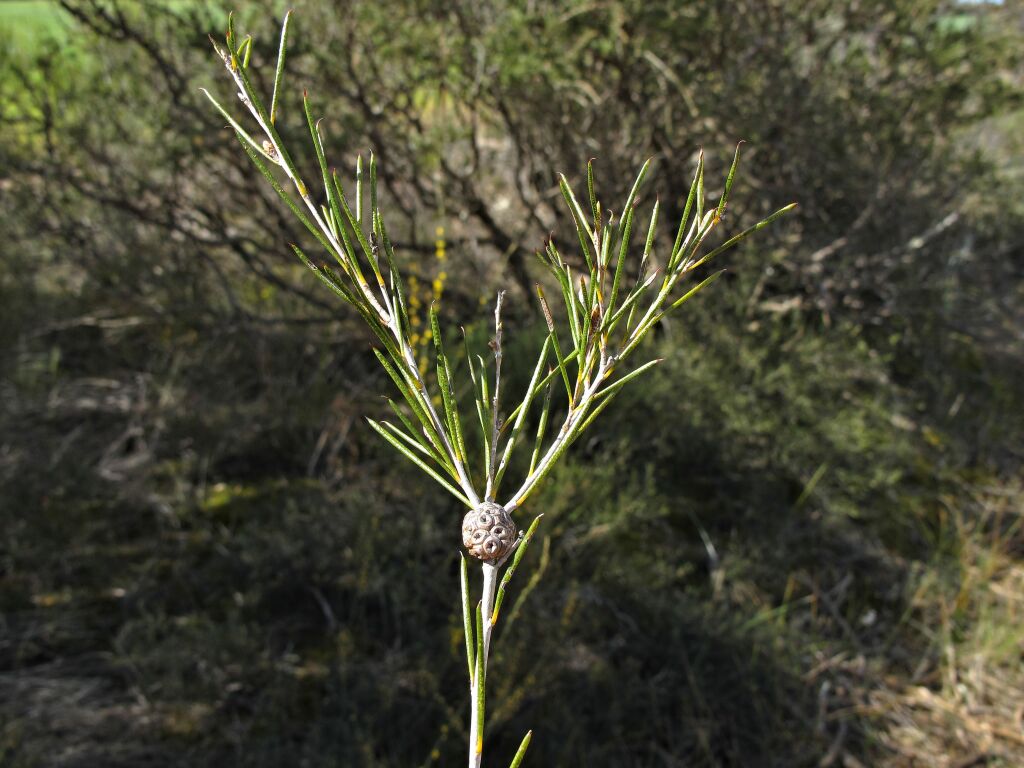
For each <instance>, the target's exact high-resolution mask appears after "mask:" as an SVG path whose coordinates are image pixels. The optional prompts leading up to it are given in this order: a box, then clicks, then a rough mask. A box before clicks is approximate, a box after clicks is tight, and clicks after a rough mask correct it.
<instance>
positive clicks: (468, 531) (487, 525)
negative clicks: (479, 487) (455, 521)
mask: <svg viewBox="0 0 1024 768" xmlns="http://www.w3.org/2000/svg"><path fill="white" fill-rule="evenodd" d="M515 541H516V527H515V523H513V522H512V516H511V515H509V513H508V512H506V511H505V508H504V507H503V506H501V505H500V504H495V503H494V502H492V501H485V502H483V503H482V504H480V505H479V506H478V507H476V509H472V510H470V511H469V512H467V513H466V516H465V517H464V518H463V519H462V543H463V545H464V546H465V547H466V549H468V550H469V554H471V555H472V556H473V557H475V558H478V559H479V560H498V559H500V558H502V557H504V556H505V555H507V554H508V553H509V551H510V550H511V549H512V545H513V544H515Z"/></svg>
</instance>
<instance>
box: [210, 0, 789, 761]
mask: <svg viewBox="0 0 1024 768" xmlns="http://www.w3.org/2000/svg"><path fill="white" fill-rule="evenodd" d="M289 20H290V13H289V15H288V16H286V17H285V20H284V24H283V26H282V30H281V37H280V46H279V49H278V57H277V68H276V71H275V73H274V80H273V91H272V93H271V95H270V103H269V106H268V105H267V103H266V102H265V101H264V98H263V97H262V96H261V95H260V94H259V93H258V92H257V90H256V89H255V87H254V85H253V81H252V79H251V78H250V75H249V63H250V55H251V53H252V47H253V42H252V38H251V37H246V38H244V39H240V38H239V37H238V35H237V33H236V32H235V29H234V24H233V22H232V21H231V19H230V18H229V21H228V30H227V36H226V40H225V47H223V48H222V47H221V46H219V45H218V44H217V43H216V42H215V43H214V48H215V50H216V51H217V53H218V55H219V56H220V57H221V59H223V61H224V64H225V66H226V67H227V71H228V73H229V75H230V76H231V79H232V80H233V81H234V85H235V88H236V90H237V94H238V99H239V101H241V103H242V106H243V107H244V111H245V112H246V113H248V118H247V119H248V121H249V123H250V126H252V125H254V127H250V128H246V127H243V125H242V123H241V122H240V121H239V120H236V119H235V118H234V117H233V116H232V115H231V114H230V113H229V112H228V111H227V110H226V109H225V108H224V107H222V106H221V105H220V104H219V103H218V102H217V100H216V99H215V98H214V97H213V96H211V95H210V94H209V93H208V92H206V91H205V90H204V93H206V95H207V96H208V97H209V98H210V101H211V102H213V104H214V106H215V107H216V108H217V109H218V110H219V112H220V114H221V115H222V116H223V117H224V119H225V120H227V122H228V123H229V125H230V126H231V128H232V129H234V132H235V135H236V137H237V138H238V141H239V143H240V144H241V145H242V149H243V150H244V151H245V152H246V154H248V155H249V158H250V159H251V160H252V162H253V163H255V165H256V167H257V168H259V170H260V171H261V172H262V173H263V175H264V176H265V177H266V180H267V183H269V184H270V185H271V186H272V187H273V188H274V190H275V191H276V192H277V194H278V195H280V197H281V199H282V200H283V201H284V204H285V205H286V206H287V207H288V208H289V209H290V210H291V212H292V213H293V214H294V215H295V216H296V217H297V218H298V219H299V221H301V222H302V224H303V225H305V227H306V228H307V229H308V230H309V231H310V232H311V233H312V235H313V237H314V238H316V240H317V242H318V243H319V245H320V247H321V248H322V249H323V252H324V254H325V255H326V256H327V257H328V258H329V259H330V260H331V261H333V262H334V266H331V265H329V264H328V263H325V262H324V260H323V259H319V258H318V259H314V258H310V257H309V256H307V255H306V254H305V253H304V252H303V251H302V250H301V249H300V248H299V247H298V246H296V245H292V246H291V247H292V249H293V250H294V251H295V254H296V256H297V257H298V258H299V259H300V260H301V261H302V262H303V263H304V264H305V265H306V266H307V267H308V268H309V269H310V270H311V271H312V272H313V274H314V275H316V277H317V278H319V280H320V281H321V282H323V283H324V284H325V285H326V286H327V288H328V289H329V290H331V291H333V292H334V293H335V294H337V296H338V297H339V298H341V299H343V300H344V301H345V302H347V303H348V304H350V305H351V306H352V307H353V308H354V309H355V311H356V312H358V313H359V315H360V316H361V317H362V318H363V320H364V321H365V322H366V324H367V325H368V326H369V328H370V330H371V331H372V332H373V334H374V335H375V336H376V338H377V340H378V342H379V347H378V348H377V349H375V353H376V355H377V358H378V360H379V361H380V364H381V366H382V367H383V368H384V370H385V371H386V372H387V374H388V376H389V377H390V378H391V380H392V381H393V382H394V386H395V389H396V390H397V391H398V393H399V395H400V396H401V397H400V401H399V402H395V400H391V399H389V400H388V403H389V405H390V407H391V410H392V411H393V412H394V421H380V422H378V421H373V420H369V424H370V426H371V427H372V428H373V429H374V430H375V431H376V432H377V433H379V434H380V436H381V437H382V438H383V439H384V440H386V441H387V442H388V443H390V444H391V445H392V446H393V447H394V449H395V450H396V451H398V452H399V453H400V454H402V456H404V457H405V458H406V459H407V460H408V461H410V462H412V463H413V464H415V465H416V466H417V467H418V468H419V469H420V470H422V471H423V472H424V473H426V474H427V475H428V476H430V477H431V478H432V479H433V480H435V481H436V482H437V483H439V484H440V485H441V486H442V487H443V488H444V489H445V490H446V491H448V492H449V493H451V494H452V495H453V496H454V497H455V498H456V499H458V500H459V501H460V502H461V503H462V504H463V505H465V508H466V510H467V511H466V514H465V517H464V518H463V521H462V541H463V545H464V546H465V548H466V550H467V552H468V553H469V555H470V557H471V558H473V559H474V560H476V561H479V569H480V573H481V576H482V582H483V583H482V589H481V592H480V595H479V597H478V598H477V599H476V600H475V601H474V600H473V599H471V597H470V593H471V590H470V584H469V561H468V560H467V558H466V557H465V556H462V569H461V574H462V611H463V619H464V625H465V640H466V663H467V671H468V674H469V695H470V711H471V716H470V728H469V761H468V765H469V766H470V768H479V766H480V765H481V762H482V759H483V747H484V739H483V736H484V701H485V685H486V679H487V659H488V655H489V652H490V647H491V638H492V634H493V631H494V627H495V625H496V624H497V623H498V619H499V616H500V609H501V605H502V601H503V599H504V596H505V593H506V589H507V588H508V584H509V580H510V579H511V577H512V574H513V573H514V571H515V569H516V567H517V566H518V565H519V562H520V560H521V558H522V557H523V554H524V553H525V552H526V548H527V546H528V544H529V543H530V540H531V538H532V537H533V535H534V532H535V531H536V529H537V525H538V523H539V522H540V519H541V515H537V516H535V517H534V518H533V520H532V522H531V524H530V525H529V527H528V528H527V530H526V531H525V533H524V532H522V531H519V532H517V527H516V524H515V522H514V519H513V515H514V514H515V513H517V512H520V510H521V508H522V507H523V505H524V503H525V502H526V501H527V499H529V497H530V495H531V494H532V493H533V492H534V490H535V489H536V488H537V487H538V485H539V484H540V482H541V481H542V480H543V479H544V477H545V476H546V475H547V474H548V473H549V472H550V471H551V469H552V467H554V466H555V464H556V463H557V462H558V460H559V459H560V458H561V457H562V455H563V454H564V453H565V451H566V450H567V449H568V448H569V447H570V446H571V445H572V444H573V443H574V442H575V441H576V440H577V439H578V438H579V437H580V435H581V434H583V433H584V432H585V431H586V430H587V428H588V427H589V426H590V425H591V424H592V423H593V422H594V419H596V418H597V417H598V415H599V414H600V413H601V412H602V411H603V410H604V409H605V408H607V407H608V405H609V404H610V403H611V402H612V401H613V400H614V399H615V397H616V396H617V395H618V394H619V393H620V392H621V391H622V389H623V387H624V386H626V385H627V384H628V383H629V382H631V381H633V380H634V379H636V378H637V377H639V376H641V375H643V374H644V373H646V372H647V371H649V370H650V369H651V368H653V367H654V366H655V365H657V364H658V363H659V362H660V360H658V359H653V360H647V361H645V362H642V363H640V364H639V365H634V366H632V367H631V368H630V369H629V370H628V371H627V368H626V366H627V363H631V362H632V358H633V355H634V353H635V352H636V351H637V350H638V349H639V348H640V346H641V343H642V342H643V340H644V338H645V337H646V336H647V335H648V334H649V333H650V332H651V330H652V329H653V328H654V327H655V326H656V325H658V323H659V322H660V321H661V320H662V319H663V318H665V317H666V316H667V315H669V314H670V313H671V312H673V311H675V310H677V309H679V307H681V306H682V305H683V304H684V303H686V301H687V300H689V299H690V298H691V297H692V296H694V295H695V294H696V293H697V292H698V291H700V290H701V289H703V288H704V287H706V286H707V285H709V284H710V283H711V282H712V281H713V280H715V279H716V278H717V277H718V276H719V275H720V274H721V272H716V273H713V274H711V275H710V276H709V277H706V278H705V279H704V280H702V281H700V282H698V283H696V284H695V285H687V278H688V277H689V276H690V275H691V274H692V273H693V272H694V270H696V269H697V268H698V267H701V266H702V265H704V264H706V263H707V262H709V261H710V260H711V259H713V258H715V257H716V256H718V255H719V254H721V253H722V252H723V251H726V250H728V249H729V248H732V247H733V246H734V245H736V244H737V243H739V242H740V241H741V240H743V239H744V238H746V237H747V236H748V235H750V234H752V233H754V232H756V231H757V230H759V229H761V228H762V227H764V226H767V225H768V224H769V223H771V222H772V221H773V220H775V219H776V218H778V217H779V216H781V215H782V214H783V213H785V212H786V211H788V210H790V209H791V208H792V207H793V206H792V205H790V206H786V207H785V208H782V209H781V210H779V211H777V212H776V213H774V214H772V215H771V216H769V217H768V218H766V219H764V220H763V221H761V222H759V223H758V224H756V225H754V226H753V227H751V228H749V229H747V230H745V231H742V232H740V233H739V234H737V235H734V236H733V237H731V238H729V239H727V240H725V241H724V242H723V243H721V244H720V245H718V246H717V247H715V248H712V249H710V250H707V251H705V250H704V249H703V246H704V244H705V243H706V242H707V241H708V238H709V237H710V235H711V234H712V232H714V231H715V230H716V229H717V228H718V226H719V224H720V223H721V221H722V214H723V213H724V212H725V208H726V203H727V200H728V197H729V192H730V189H731V188H732V183H733V178H734V175H735V172H736V166H737V163H738V160H739V147H737V151H736V155H735V157H734V159H733V163H732V166H731V167H730V169H729V173H728V175H727V177H726V180H725V185H724V191H723V193H722V196H721V198H720V199H719V200H718V201H717V203H715V204H713V205H708V203H707V200H706V198H705V186H704V161H703V155H701V156H700V157H699V159H698V161H697V167H696V172H695V174H694V177H693V183H692V184H691V186H690V191H689V194H688V196H687V199H686V202H685V205H684V208H683V214H682V217H681V219H680V221H679V223H678V226H677V229H676V233H675V239H674V242H673V244H672V246H671V249H669V250H668V251H667V252H666V253H664V254H661V255H660V256H659V255H658V254H656V252H655V248H654V244H655V232H656V228H657V225H658V215H659V206H658V203H657V202H656V203H655V204H654V206H653V209H652V210H651V212H650V215H649V217H648V218H647V220H646V226H642V225H643V222H641V218H640V214H639V213H638V211H637V201H638V197H637V195H638V193H639V190H640V188H641V185H642V184H643V181H644V177H645V175H646V173H647V170H648V167H649V164H650V161H648V162H647V163H645V164H644V165H643V167H642V168H641V169H640V172H639V173H638V174H637V178H636V181H635V182H634V184H633V186H632V188H631V190H630V192H629V194H628V196H627V198H626V200H625V202H624V203H623V205H622V206H621V208H620V209H619V210H620V211H621V213H620V214H619V215H618V216H617V217H616V216H615V215H613V214H612V212H611V211H610V210H607V209H605V208H604V207H603V206H602V205H601V203H600V202H599V201H598V199H597V197H596V194H595V187H594V175H593V167H592V166H591V165H588V167H587V195H586V196H585V197H584V198H583V201H584V202H583V203H581V202H580V200H579V198H578V197H577V196H576V194H575V193H574V192H573V190H572V188H571V187H570V185H569V183H568V181H567V180H566V179H565V177H564V176H561V175H559V177H558V183H559V187H560V188H561V192H562V196H563V197H564V198H565V204H566V206H567V207H568V210H569V213H570V214H571V216H572V219H573V222H574V223H575V229H576V234H577V236H578V243H577V244H574V246H575V245H578V252H577V253H575V254H574V255H573V257H572V258H565V257H563V255H562V253H561V252H560V250H559V249H558V247H557V246H556V245H555V243H554V241H553V240H550V239H549V240H548V241H547V242H546V243H545V244H544V248H543V251H542V252H541V253H539V254H538V255H539V257H540V260H541V261H542V263H543V264H544V266H545V267H546V268H547V270H548V271H549V272H550V273H551V275H552V277H553V281H552V283H553V284H554V285H556V286H557V292H558V294H559V298H560V301H559V302H558V318H557V320H556V317H555V312H554V311H553V309H552V303H551V302H549V301H548V300H547V298H546V297H545V294H544V291H543V289H542V288H541V287H539V286H538V288H537V294H538V295H537V298H538V300H539V302H540V308H541V311H542V313H543V316H544V319H545V322H546V325H547V334H546V335H545V336H544V339H543V341H542V342H541V344H540V349H539V351H538V353H537V360H536V364H535V365H534V367H533V369H532V374H531V376H530V379H529V384H528V385H527V387H526V390H525V392H522V393H516V396H515V397H514V398H512V399H511V400H510V399H508V394H507V393H506V392H505V391H504V387H503V381H502V361H503V352H502V349H503V327H502V303H503V300H504V293H503V292H499V293H498V294H497V300H496V303H495V308H494V336H493V338H492V340H491V341H490V343H489V350H488V351H487V353H486V354H475V353H474V352H473V350H471V349H469V345H468V343H467V345H466V350H465V363H466V367H467V369H468V374H469V378H470V381H469V382H466V383H467V384H468V385H469V387H470V388H471V389H472V392H473V394H474V397H473V400H474V403H473V413H472V414H471V415H468V416H467V414H464V413H463V412H462V411H461V410H460V407H459V403H458V400H457V398H456V391H457V389H458V388H457V387H456V384H455V382H454V381H453V375H452V371H453V366H452V364H451V362H450V361H451V359H452V358H451V357H450V352H449V350H447V349H446V348H445V344H444V339H445V335H444V334H443V333H442V331H441V328H440V324H439V320H438V313H437V308H436V306H431V307H430V311H429V320H430V327H431V338H432V339H433V359H434V372H433V375H432V376H429V375H427V374H425V373H424V371H423V370H422V369H421V366H420V365H419V364H418V361H417V349H416V345H415V344H414V343H413V341H412V336H413V334H414V329H413V325H414V324H413V322H411V321H410V310H409V300H408V297H407V296H406V293H405V290H404V283H403V280H402V276H401V273H400V272H399V267H398V265H399V259H398V255H397V254H396V252H395V248H394V246H393V244H392V241H391V239H390V238H389V237H388V232H387V228H386V227H385V224H384V218H383V216H382V214H381V211H380V208H379V206H378V196H377V168H376V163H375V160H374V158H373V155H372V154H371V155H370V159H369V164H368V165H369V167H368V169H367V172H364V170H363V165H362V161H361V159H360V160H359V161H358V162H357V164H356V172H355V183H354V189H352V190H351V197H350V195H349V194H348V193H346V191H345V189H344V187H343V185H342V183H341V181H340V180H339V179H338V176H337V174H336V173H335V172H334V171H332V170H329V166H328V162H327V159H326V157H325V154H324V141H323V136H322V134H321V131H320V128H319V125H318V123H317V121H316V120H315V119H314V116H313V112H312V108H311V106H310V103H309V99H308V97H307V96H306V95H305V94H303V98H302V102H303V108H304V112H305V117H306V122H307V124H308V128H309V133H310V139H311V143H312V145H313V152H314V153H315V155H316V159H317V161H318V164H319V168H320V177H319V178H318V179H316V181H315V183H313V184H311V183H307V182H306V181H305V180H304V179H303V178H302V177H301V176H300V174H299V171H298V168H297V166H296V164H295V163H294V161H293V159H292V154H291V151H290V150H289V148H288V147H286V146H285V144H284V143H283V142H282V139H281V134H280V133H279V132H278V130H277V127H276V124H277V120H278V117H279V115H280V114H281V97H282V89H281V84H282V78H283V74H284V64H285V54H286V50H287V43H288V28H289ZM367 193H368V194H367ZM641 231H642V232H643V233H644V236H643V237H642V238H641V237H636V238H634V236H635V235H636V234H639V233H640V232H641ZM634 240H635V242H634ZM637 250H639V254H640V255H639V259H637V258H636V257H635V255H636V251H637ZM631 253H633V258H629V256H630V254H631ZM630 265H632V266H631V267H630V268H629V269H627V267H628V266H630ZM488 361H491V362H488ZM558 400H561V401H562V402H561V404H560V405H559V406H558V407H555V406H553V403H555V402H557V401H558ZM552 413H559V414H561V413H564V417H561V423H560V424H555V423H552V422H551V419H550V416H551V414H552ZM470 419H475V422H476V425H475V426H472V422H471V421H470ZM470 426H472V428H469V427H470ZM477 428H478V429H477ZM475 443H478V444H475ZM517 451H522V452H524V455H525V454H526V453H528V455H529V462H528V464H526V466H527V469H526V471H525V474H524V475H523V476H521V477H518V478H516V481H515V482H514V483H511V484H510V483H509V482H508V481H510V480H511V478H510V477H509V476H508V470H509V469H510V468H511V467H512V457H513V455H514V454H516V452H517ZM509 489H511V490H509ZM530 738H531V733H527V734H526V736H525V737H524V739H523V741H522V744H521V746H520V747H519V750H518V751H517V753H516V754H515V756H514V757H513V759H512V763H511V765H512V766H513V768H515V766H518V765H520V763H521V762H522V760H523V758H524V756H525V754H526V750H527V747H528V746H529V743H530Z"/></svg>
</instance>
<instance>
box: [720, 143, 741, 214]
mask: <svg viewBox="0 0 1024 768" xmlns="http://www.w3.org/2000/svg"><path fill="white" fill-rule="evenodd" d="M742 146H743V142H742V141H741V142H739V143H737V144H736V153H735V154H734V155H733V157H732V165H731V166H729V175H728V176H726V177H725V190H724V191H723V192H722V199H721V200H719V201H718V218H722V214H724V213H725V205H726V203H727V202H728V201H729V192H731V191H732V182H733V179H734V178H735V177H736V166H738V165H739V164H740V147H742Z"/></svg>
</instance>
